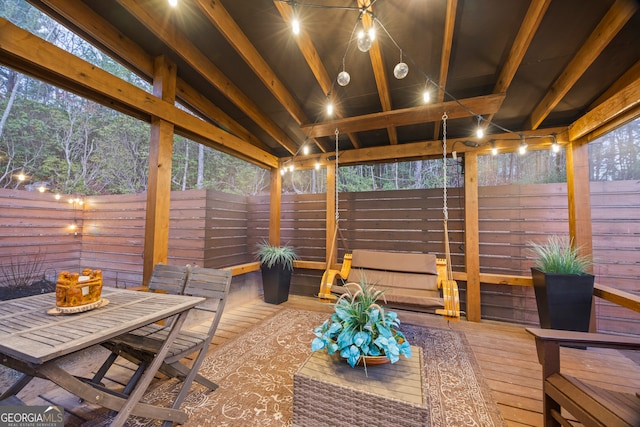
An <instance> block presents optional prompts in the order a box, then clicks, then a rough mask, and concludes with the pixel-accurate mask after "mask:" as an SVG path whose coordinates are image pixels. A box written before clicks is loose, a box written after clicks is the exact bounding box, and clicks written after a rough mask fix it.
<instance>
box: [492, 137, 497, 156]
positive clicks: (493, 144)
mask: <svg viewBox="0 0 640 427" xmlns="http://www.w3.org/2000/svg"><path fill="white" fill-rule="evenodd" d="M496 154H498V147H496V143H495V142H494V141H491V155H492V156H495V155H496Z"/></svg>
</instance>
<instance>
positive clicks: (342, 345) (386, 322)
mask: <svg viewBox="0 0 640 427" xmlns="http://www.w3.org/2000/svg"><path fill="white" fill-rule="evenodd" d="M345 288H346V289H347V291H346V292H345V293H344V294H342V295H341V296H340V298H338V300H337V301H336V303H335V312H334V313H333V314H332V315H331V317H330V318H329V319H327V320H326V321H325V322H324V323H323V324H322V325H320V326H318V327H317V328H315V329H314V334H315V336H316V337H315V338H314V339H313V341H312V343H311V350H313V351H318V350H326V351H327V353H328V354H339V355H340V356H341V357H343V358H344V359H346V361H347V362H348V363H349V365H351V366H352V367H355V366H356V364H363V365H364V366H365V368H366V366H367V364H369V365H373V364H379V363H388V362H391V363H395V362H397V361H398V360H399V359H400V355H404V356H405V357H407V358H409V357H411V346H410V345H409V342H408V341H407V339H406V338H405V336H404V335H403V333H402V332H400V330H399V329H398V327H399V326H400V320H399V319H398V315H397V314H396V313H395V312H393V311H390V310H385V309H384V308H383V307H382V306H381V305H379V304H378V302H377V301H378V299H379V298H380V297H382V295H383V292H382V291H378V290H376V289H375V288H374V287H373V286H371V285H369V284H366V283H364V282H363V283H361V284H358V283H347V284H346V285H345Z"/></svg>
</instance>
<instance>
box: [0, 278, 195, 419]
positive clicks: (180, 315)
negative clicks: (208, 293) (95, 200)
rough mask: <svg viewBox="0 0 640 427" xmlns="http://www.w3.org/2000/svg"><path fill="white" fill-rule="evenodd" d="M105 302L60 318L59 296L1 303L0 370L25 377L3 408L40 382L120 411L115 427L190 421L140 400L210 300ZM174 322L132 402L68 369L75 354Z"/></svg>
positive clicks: (120, 294) (121, 293)
mask: <svg viewBox="0 0 640 427" xmlns="http://www.w3.org/2000/svg"><path fill="white" fill-rule="evenodd" d="M101 296H102V300H103V304H102V305H101V306H100V307H98V308H95V309H93V310H89V311H84V312H80V313H74V314H59V313H56V310H55V293H49V294H40V295H36V296H31V297H26V298H19V299H14V300H9V301H2V302H0V364H2V365H5V366H8V367H10V368H12V369H15V370H17V371H20V372H22V374H23V375H22V376H21V377H20V378H19V379H18V380H17V381H16V382H15V383H14V384H13V385H11V386H10V387H9V388H8V389H7V390H5V391H4V392H3V393H2V394H1V395H0V402H2V401H3V400H5V399H9V398H11V397H13V399H15V397H14V396H15V395H16V394H17V393H18V392H19V391H20V390H22V389H23V388H24V387H25V386H26V385H27V384H28V383H29V381H30V380H31V379H32V378H34V377H39V378H45V379H48V380H50V381H52V382H53V383H55V384H57V385H59V386H60V387H62V388H64V389H66V390H67V391H69V392H71V393H73V394H74V395H76V396H78V397H80V398H81V399H84V400H85V401H87V402H90V403H94V404H98V405H100V406H103V407H106V408H108V409H111V410H113V411H117V412H118V414H117V416H116V417H115V419H114V420H113V423H112V425H113V426H121V425H123V424H124V423H125V421H126V420H127V418H128V417H129V416H130V415H134V416H140V417H145V418H154V419H160V420H168V421H173V422H177V423H184V422H185V421H186V420H187V418H188V417H187V414H186V413H185V412H183V411H180V410H177V409H171V408H166V407H158V406H153V405H150V404H145V403H141V402H140V399H141V397H142V396H143V394H144V393H145V391H146V389H147V387H148V386H149V384H150V383H151V380H152V379H153V377H154V375H155V374H156V372H157V370H158V368H160V366H161V364H162V362H163V360H164V358H165V356H166V354H167V352H168V350H169V347H170V345H171V343H172V342H173V340H174V338H175V336H176V335H177V333H178V332H179V330H180V327H181V326H182V324H183V323H184V320H185V319H186V317H187V314H188V312H189V310H190V309H191V308H193V307H195V306H196V305H198V304H200V303H202V302H203V301H204V300H205V298H200V297H190V296H183V295H169V294H160V293H149V292H136V291H132V290H124V289H114V288H107V287H105V288H103V290H102V295H101ZM172 316H176V318H175V321H174V322H173V325H172V329H171V332H170V333H169V334H168V336H167V339H166V341H165V342H164V344H163V346H162V347H161V349H160V351H159V352H158V354H157V355H156V357H155V359H154V360H153V362H152V363H151V364H150V366H149V367H148V368H147V370H146V371H145V373H144V375H143V376H142V378H141V379H140V381H139V382H138V384H137V386H136V387H135V389H134V390H133V391H132V392H131V394H129V396H124V395H119V394H118V393H113V392H112V391H110V390H108V389H106V388H105V387H104V386H101V385H100V384H93V383H91V382H90V381H83V379H81V378H77V377H75V376H74V375H72V374H70V373H69V372H67V371H66V370H65V369H64V368H63V364H62V363H61V362H62V361H63V360H64V359H65V357H66V356H68V355H70V354H72V353H75V352H78V351H81V350H84V349H87V348H89V347H91V346H93V345H96V344H100V343H103V342H106V341H108V340H109V339H111V338H113V337H116V336H119V335H122V334H124V333H127V332H129V331H131V330H134V329H137V328H139V327H142V326H145V325H148V324H150V323H154V322H157V321H159V320H162V319H167V318H170V317H172Z"/></svg>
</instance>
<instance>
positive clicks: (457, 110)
mask: <svg viewBox="0 0 640 427" xmlns="http://www.w3.org/2000/svg"><path fill="white" fill-rule="evenodd" d="M503 99H504V95H487V96H480V97H477V98H469V99H464V100H461V101H447V102H442V103H439V104H430V105H423V106H420V107H411V108H404V109H400V110H393V111H389V112H385V113H373V114H366V115H363V116H356V117H349V118H347V119H341V120H332V121H328V122H322V123H315V124H307V125H304V126H302V129H304V130H305V132H309V135H311V136H314V137H319V136H330V135H333V133H334V132H335V130H336V129H339V130H340V132H364V131H367V130H373V129H384V128H387V127H389V126H407V125H413V124H419V123H427V122H436V121H438V120H440V119H441V117H442V113H443V112H445V111H446V112H447V115H448V116H449V118H450V119H457V118H460V117H471V116H473V115H474V114H493V113H495V112H496V111H497V110H498V108H499V107H500V104H501V103H502V100H503ZM472 112H473V113H472Z"/></svg>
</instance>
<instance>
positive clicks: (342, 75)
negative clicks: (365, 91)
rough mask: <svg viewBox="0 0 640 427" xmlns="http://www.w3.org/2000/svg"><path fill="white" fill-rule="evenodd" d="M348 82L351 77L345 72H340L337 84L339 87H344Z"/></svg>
mask: <svg viewBox="0 0 640 427" xmlns="http://www.w3.org/2000/svg"><path fill="white" fill-rule="evenodd" d="M350 81H351V76H350V75H349V73H347V72H346V71H341V72H340V74H338V84H339V85H340V86H346V85H348V84H349V82H350Z"/></svg>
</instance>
